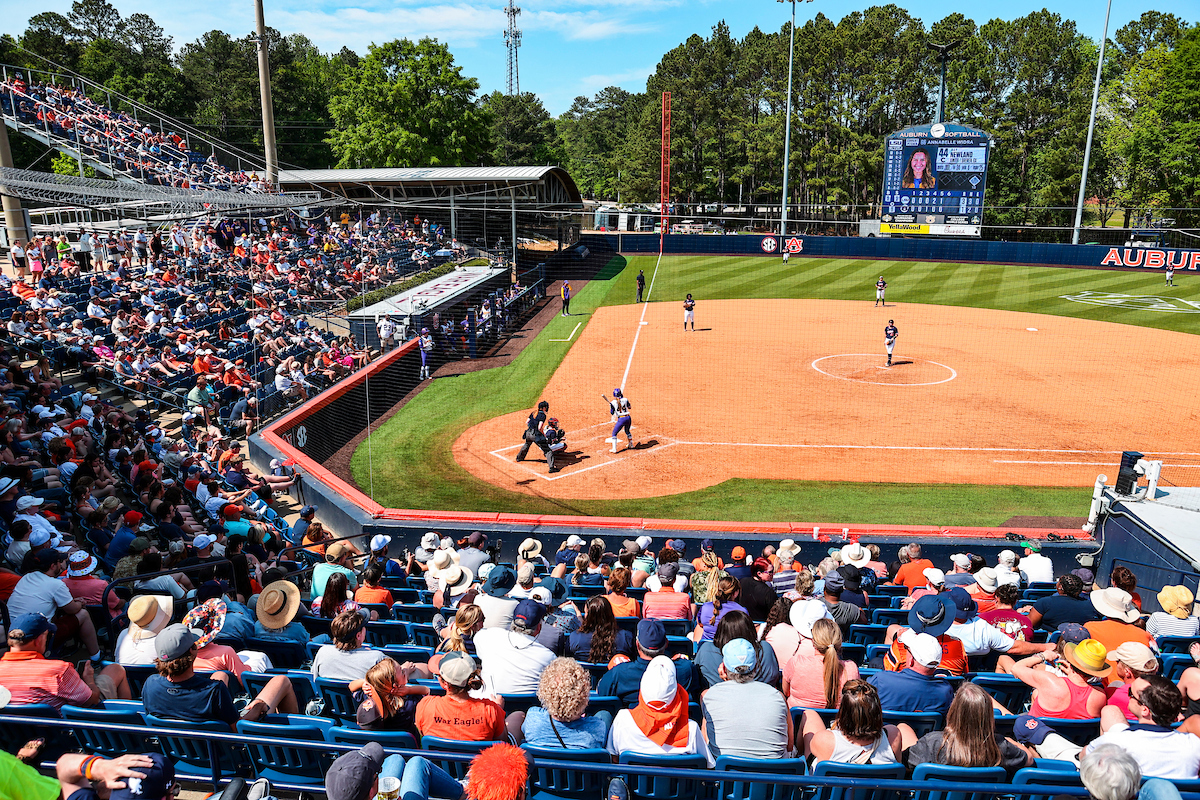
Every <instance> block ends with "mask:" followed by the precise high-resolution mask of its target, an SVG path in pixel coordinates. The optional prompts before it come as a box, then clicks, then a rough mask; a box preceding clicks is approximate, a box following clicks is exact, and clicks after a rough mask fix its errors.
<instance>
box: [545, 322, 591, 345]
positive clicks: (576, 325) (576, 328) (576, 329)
mask: <svg viewBox="0 0 1200 800" xmlns="http://www.w3.org/2000/svg"><path fill="white" fill-rule="evenodd" d="M582 324H583V323H582V322H577V323H575V330H573V331H571V335H570V336H568V337H567V338H565V339H551V340H550V341H552V342H569V341H571V340H572V339H574V338H575V333H576V331H578V330H579V326H580V325H582Z"/></svg>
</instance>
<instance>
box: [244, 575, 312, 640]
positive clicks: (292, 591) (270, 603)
mask: <svg viewBox="0 0 1200 800" xmlns="http://www.w3.org/2000/svg"><path fill="white" fill-rule="evenodd" d="M299 611H300V590H299V589H298V588H297V587H296V585H295V584H294V583H292V582H291V581H286V580H278V581H274V582H273V583H269V584H267V586H265V587H264V588H263V590H262V591H261V592H260V593H259V595H258V600H257V602H256V603H255V605H254V614H255V616H256V617H257V618H258V619H257V622H255V623H254V638H256V639H275V640H282V641H293V642H300V643H301V644H305V643H307V642H308V639H309V636H308V631H307V630H305V628H304V626H303V625H301V624H300V623H299V622H296V614H297V613H299Z"/></svg>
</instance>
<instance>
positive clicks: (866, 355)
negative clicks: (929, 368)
mask: <svg viewBox="0 0 1200 800" xmlns="http://www.w3.org/2000/svg"><path fill="white" fill-rule="evenodd" d="M886 357H887V356H886V355H882V356H881V355H880V354H879V353H835V354H833V355H831V356H821V357H820V358H818V359H816V360H815V361H813V362H812V364H811V365H810V366H811V367H812V368H813V369H815V370H816V371H817V372H819V373H821V374H822V375H826V376H828V377H830V378H837V379H838V380H839V381H853V382H854V383H869V384H871V385H872V386H937V385H938V384H940V383H949V382H950V381H952V380H954V379H955V378H957V377H958V372H957V371H956V370H955V369H954V367H948V366H946V365H945V364H939V363H938V362H936V361H929V360H927V359H926V360H924V363H926V364H933V365H934V366H935V367H941V368H942V369H944V370H948V371H949V372H950V377H949V378H944V379H942V380H940V381H928V382H926V383H890V382H888V381H865V380H862V379H861V378H851V377H848V376H845V375H834V374H833V373H832V372H826V371H825V370H823V369H821V368H820V367H819V366H817V365H818V364H820V363H821V362H822V361H826V360H828V359H831V358H886ZM912 360H913V362H914V363H916V362H917V361H918V359H912Z"/></svg>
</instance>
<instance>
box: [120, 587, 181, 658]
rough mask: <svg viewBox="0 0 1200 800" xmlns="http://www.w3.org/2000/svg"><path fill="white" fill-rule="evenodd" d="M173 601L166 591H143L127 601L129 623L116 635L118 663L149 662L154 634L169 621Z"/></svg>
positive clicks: (154, 652) (155, 653) (153, 656)
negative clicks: (151, 592) (156, 592)
mask: <svg viewBox="0 0 1200 800" xmlns="http://www.w3.org/2000/svg"><path fill="white" fill-rule="evenodd" d="M174 610H175V601H174V600H173V599H172V598H171V597H170V596H169V595H161V594H143V595H138V596H137V597H135V598H133V600H131V601H130V602H129V627H128V628H126V629H125V630H123V631H121V633H120V634H119V635H118V636H117V646H116V659H117V663H118V664H125V665H137V664H153V663H154V659H155V658H156V657H157V655H158V654H157V651H156V650H155V649H154V637H155V636H157V635H158V634H159V633H161V632H162V630H163V628H165V627H167V626H168V625H170V624H171V615H172V614H173V613H174Z"/></svg>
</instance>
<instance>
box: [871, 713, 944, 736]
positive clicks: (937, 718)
mask: <svg viewBox="0 0 1200 800" xmlns="http://www.w3.org/2000/svg"><path fill="white" fill-rule="evenodd" d="M883 724H885V725H900V724H905V725H908V726H909V727H910V728H912V729H913V732H914V733H916V734H917V738H918V739H919V738H921V737H922V736H924V735H925V734H927V733H932V732H933V731H940V730H941V729H942V728H943V727H944V726H945V724H946V719H945V717H943V716H942V715H941V714H936V713H924V712H921V711H884V712H883Z"/></svg>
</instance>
